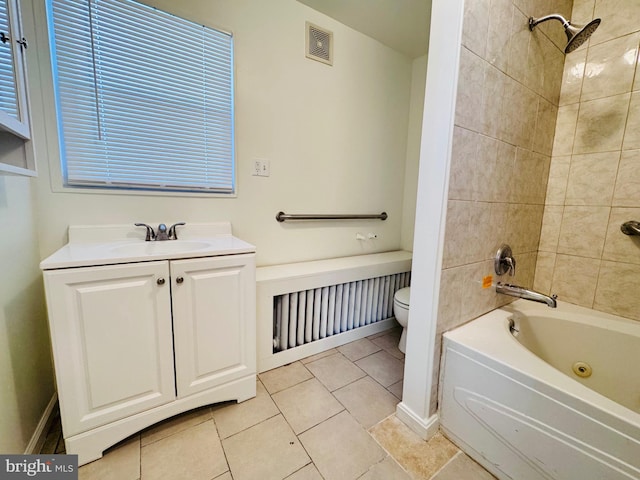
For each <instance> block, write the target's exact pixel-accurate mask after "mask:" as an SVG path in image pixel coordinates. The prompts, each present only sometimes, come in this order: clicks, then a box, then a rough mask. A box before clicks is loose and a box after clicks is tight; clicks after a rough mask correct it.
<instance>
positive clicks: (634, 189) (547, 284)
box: [534, 0, 640, 320]
mask: <svg viewBox="0 0 640 480" xmlns="http://www.w3.org/2000/svg"><path fill="white" fill-rule="evenodd" d="M597 17H599V18H601V19H602V24H601V25H600V27H599V28H598V30H597V31H596V32H595V33H594V34H593V36H592V37H591V39H590V40H589V43H588V44H586V45H584V46H583V47H581V48H580V49H579V50H576V51H575V52H574V53H572V54H570V55H568V56H567V59H566V63H565V69H564V76H563V84H562V90H561V95H560V103H559V105H560V107H559V110H558V120H557V129H556V133H555V141H554V145H553V156H552V160H551V169H550V174H549V185H548V190H547V195H546V205H545V209H544V219H543V224H542V233H541V238H540V246H539V250H540V251H539V254H538V263H537V267H536V273H535V282H534V287H535V288H536V289H537V290H540V291H543V292H545V293H549V292H552V293H556V294H557V295H558V296H559V298H560V299H561V300H566V301H568V302H571V303H575V304H578V305H583V306H586V307H590V308H594V309H596V310H601V311H604V312H609V313H614V314H617V315H621V316H624V317H628V318H632V319H635V320H640V295H638V290H637V289H638V285H640V237H629V236H626V235H624V234H622V233H621V232H620V225H621V224H622V223H623V222H625V221H628V220H637V221H640V72H639V67H638V66H637V65H638V45H639V43H640V22H639V21H638V19H640V1H637V0H575V1H574V7H573V13H572V20H573V21H575V22H578V23H586V22H587V21H589V20H591V19H592V18H597Z"/></svg>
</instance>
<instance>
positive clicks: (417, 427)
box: [396, 402, 440, 440]
mask: <svg viewBox="0 0 640 480" xmlns="http://www.w3.org/2000/svg"><path fill="white" fill-rule="evenodd" d="M396 417H398V418H399V419H400V421H402V423H404V424H405V425H406V426H407V427H409V428H410V429H411V430H413V431H414V432H415V433H416V434H417V435H418V436H419V437H420V438H422V439H423V440H429V439H430V438H431V437H433V436H434V435H435V434H436V433H437V432H438V429H439V427H440V420H439V417H438V414H437V413H436V414H434V415H431V416H430V417H429V418H422V417H419V416H418V415H416V414H415V413H414V412H413V410H411V409H409V407H407V406H406V405H405V404H404V403H403V402H400V403H399V404H398V406H397V408H396Z"/></svg>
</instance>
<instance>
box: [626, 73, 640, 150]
mask: <svg viewBox="0 0 640 480" xmlns="http://www.w3.org/2000/svg"><path fill="white" fill-rule="evenodd" d="M638 65H639V68H640V62H639V63H638ZM637 79H638V75H636V81H638V80H637ZM639 148H640V91H636V92H634V93H633V94H632V95H631V103H629V118H628V119H627V126H626V128H625V132H624V143H623V149H624V150H636V149H639Z"/></svg>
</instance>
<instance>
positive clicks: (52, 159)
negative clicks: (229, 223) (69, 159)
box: [36, 0, 238, 198]
mask: <svg viewBox="0 0 640 480" xmlns="http://www.w3.org/2000/svg"><path fill="white" fill-rule="evenodd" d="M134 1H135V3H138V4H140V5H142V6H144V7H147V8H150V9H152V10H159V11H160V12H162V13H164V14H168V15H171V16H174V17H177V18H179V19H181V20H184V21H188V22H191V23H192V24H195V25H200V26H203V27H205V28H208V29H212V30H215V31H217V32H219V33H222V34H225V35H228V36H229V37H230V39H231V45H230V54H231V68H230V80H231V103H230V107H231V127H230V133H231V158H230V162H229V164H228V165H229V166H230V169H231V175H230V187H231V188H230V190H229V191H223V190H219V189H218V190H215V189H211V190H207V189H205V188H190V187H185V188H179V187H178V188H176V187H170V188H164V187H162V186H153V185H143V184H137V185H136V184H130V185H127V184H125V185H110V184H108V183H106V182H105V183H104V184H97V185H87V184H71V183H69V182H68V181H67V179H66V178H65V169H66V165H65V162H66V159H65V158H64V144H63V143H62V139H63V136H62V123H61V122H62V119H61V115H59V113H58V112H59V105H58V99H57V86H56V84H55V82H56V65H55V62H56V52H55V50H54V44H53V42H52V32H53V28H54V27H53V24H54V19H53V18H52V15H51V9H52V0H45V1H44V2H42V4H41V5H42V6H43V7H42V11H43V13H45V15H44V19H45V21H44V24H42V23H41V24H38V25H37V27H36V28H37V29H42V28H44V31H46V35H45V37H44V38H46V40H47V41H46V45H44V47H45V48H46V51H47V52H49V55H50V65H51V70H50V73H51V78H50V80H51V82H44V83H45V84H47V85H46V89H45V91H44V95H47V94H48V93H51V94H52V97H51V98H52V99H53V100H52V101H50V102H49V103H50V104H51V106H52V107H53V110H52V114H51V115H50V117H52V118H53V124H49V125H45V129H46V130H49V129H52V130H53V128H54V127H53V126H52V125H55V137H54V138H55V145H56V146H57V148H56V149H55V155H49V167H50V181H51V189H52V191H53V192H65V193H89V194H107V195H113V194H115V195H129V196H131V195H133V196H169V197H171V196H178V197H205V198H216V197H217V198H236V197H237V192H238V163H237V142H236V134H237V133H236V132H237V130H236V111H237V109H236V98H235V95H236V70H237V66H236V61H235V41H236V39H235V35H234V32H233V31H232V30H231V29H228V28H221V27H220V26H217V25H207V24H203V23H202V22H201V21H197V20H194V19H193V18H190V17H189V16H188V15H179V14H177V13H174V12H173V11H171V10H167V9H164V10H162V9H158V8H156V7H153V6H150V5H148V4H147V3H146V2H144V1H140V0H134ZM38 9H39V8H38V7H36V10H38ZM43 86H44V85H43Z"/></svg>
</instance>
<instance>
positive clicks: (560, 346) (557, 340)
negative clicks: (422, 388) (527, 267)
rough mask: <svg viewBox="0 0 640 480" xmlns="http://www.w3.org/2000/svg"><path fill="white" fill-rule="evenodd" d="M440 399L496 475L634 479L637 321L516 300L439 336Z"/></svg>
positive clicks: (520, 479)
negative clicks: (440, 363) (441, 342)
mask: <svg viewBox="0 0 640 480" xmlns="http://www.w3.org/2000/svg"><path fill="white" fill-rule="evenodd" d="M439 396H440V398H439V400H440V422H441V428H442V430H443V432H444V433H445V434H446V435H447V436H448V437H449V438H450V439H451V440H452V441H453V442H454V443H456V444H457V445H458V446H459V447H460V448H461V449H462V450H464V451H465V452H466V453H467V454H469V455H470V456H471V457H473V458H474V459H475V460H476V461H477V462H478V463H480V464H481V465H483V466H484V467H485V468H486V469H487V470H489V471H490V472H491V473H493V474H494V475H495V476H497V477H498V478H499V479H509V478H512V479H515V480H529V479H566V480H589V479H599V480H617V479H640V322H634V321H631V320H625V319H622V318H620V317H616V316H613V315H608V314H605V313H600V312H596V311H593V310H589V309H586V308H582V307H578V306H575V305H570V304H566V303H563V302H558V308H557V309H551V308H548V307H547V306H546V305H541V304H537V303H533V302H529V301H526V300H518V301H516V302H514V303H512V304H510V305H508V306H505V307H502V308H500V309H498V310H494V311H492V312H490V313H488V314H486V315H483V316H482V317H480V318H478V319H476V320H474V321H472V322H470V323H468V324H466V325H464V326H462V327H460V328H457V329H456V330H453V331H451V332H448V333H446V334H445V335H444V338H443V356H442V367H441V376H440V393H439Z"/></svg>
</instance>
